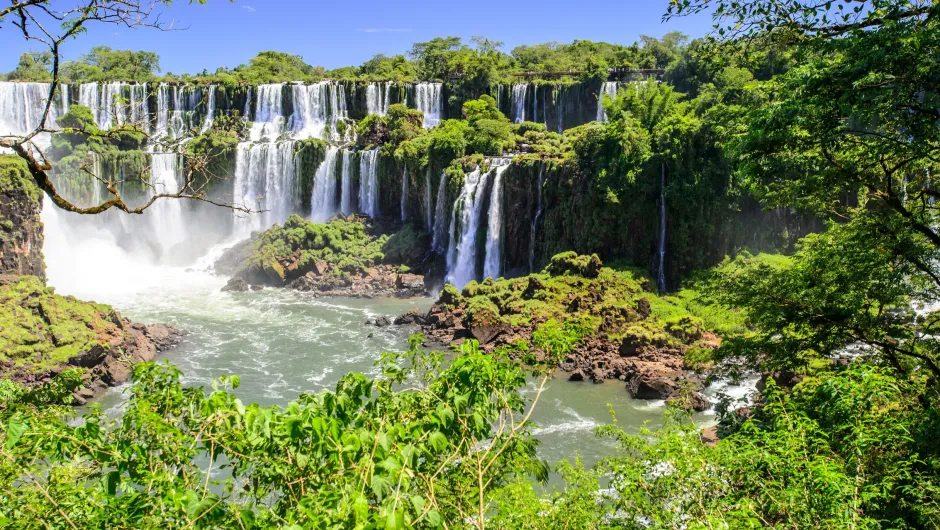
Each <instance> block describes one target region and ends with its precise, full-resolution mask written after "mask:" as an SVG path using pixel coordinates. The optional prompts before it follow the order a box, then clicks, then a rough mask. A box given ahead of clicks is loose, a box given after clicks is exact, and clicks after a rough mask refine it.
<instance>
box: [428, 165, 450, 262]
mask: <svg viewBox="0 0 940 530" xmlns="http://www.w3.org/2000/svg"><path fill="white" fill-rule="evenodd" d="M446 202H447V173H445V172H443V171H442V172H441V181H440V183H439V184H438V185H437V205H436V206H435V208H434V235H433V237H432V242H431V247H432V248H433V249H434V252H437V253H438V254H443V253H444V250H445V245H446V244H447V242H446V241H445V240H444V238H445V237H446V236H447V234H446V232H445V230H447V225H446V224H445V220H444V216H445V215H446V212H447V204H445V203H446Z"/></svg>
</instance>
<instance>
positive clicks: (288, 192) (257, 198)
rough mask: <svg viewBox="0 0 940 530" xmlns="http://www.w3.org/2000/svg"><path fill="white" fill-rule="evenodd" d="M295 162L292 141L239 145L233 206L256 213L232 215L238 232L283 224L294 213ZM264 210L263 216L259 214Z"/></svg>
mask: <svg viewBox="0 0 940 530" xmlns="http://www.w3.org/2000/svg"><path fill="white" fill-rule="evenodd" d="M296 174H297V161H296V157H295V155H294V142H281V143H273V142H264V143H259V144H251V143H249V142H242V143H240V144H238V149H237V152H236V155H235V182H234V200H235V204H236V205H239V206H244V207H247V208H251V209H252V210H253V211H254V212H256V213H251V214H246V213H243V212H235V215H236V221H235V224H236V228H237V230H238V232H240V233H241V234H243V235H247V234H248V233H250V232H251V231H252V230H257V229H259V228H267V227H269V226H271V224H273V223H279V222H283V221H284V220H285V219H287V218H288V217H289V216H290V214H292V213H294V211H295V210H294V202H295V201H294V183H295V181H296ZM262 210H263V213H260V211H262Z"/></svg>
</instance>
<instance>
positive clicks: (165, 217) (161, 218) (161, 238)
mask: <svg viewBox="0 0 940 530" xmlns="http://www.w3.org/2000/svg"><path fill="white" fill-rule="evenodd" d="M182 167H183V161H182V157H180V156H179V155H178V154H176V153H153V154H151V155H150V183H151V185H152V186H153V191H154V194H160V193H176V192H178V191H179V190H180V188H181V187H182V185H183V178H182V175H181V173H182ZM147 216H148V217H150V222H151V225H152V230H153V233H154V235H155V237H156V240H157V241H158V242H159V243H160V246H161V247H162V249H163V252H164V253H166V252H167V251H169V250H170V249H172V248H173V247H174V246H176V245H178V244H180V243H182V242H183V241H184V240H185V239H186V224H185V222H184V220H183V204H182V202H181V200H180V199H174V198H161V199H157V200H156V202H154V203H153V205H151V206H150V208H148V209H147Z"/></svg>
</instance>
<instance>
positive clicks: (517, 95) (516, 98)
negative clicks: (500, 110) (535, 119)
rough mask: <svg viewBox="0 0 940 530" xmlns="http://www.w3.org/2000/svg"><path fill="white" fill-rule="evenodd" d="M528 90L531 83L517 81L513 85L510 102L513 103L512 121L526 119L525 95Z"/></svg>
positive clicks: (516, 121) (517, 121)
mask: <svg viewBox="0 0 940 530" xmlns="http://www.w3.org/2000/svg"><path fill="white" fill-rule="evenodd" d="M528 90H529V85H528V84H527V83H516V84H514V85H512V98H511V99H510V104H511V105H512V121H514V122H515V123H522V122H524V121H525V96H526V92H527V91H528Z"/></svg>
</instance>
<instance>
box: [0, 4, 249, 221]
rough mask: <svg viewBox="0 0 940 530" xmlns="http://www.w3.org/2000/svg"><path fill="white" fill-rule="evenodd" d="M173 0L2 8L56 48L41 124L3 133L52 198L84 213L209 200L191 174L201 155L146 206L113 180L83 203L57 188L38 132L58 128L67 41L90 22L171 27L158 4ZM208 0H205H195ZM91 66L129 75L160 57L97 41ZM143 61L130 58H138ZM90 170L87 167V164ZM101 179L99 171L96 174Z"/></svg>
mask: <svg viewBox="0 0 940 530" xmlns="http://www.w3.org/2000/svg"><path fill="white" fill-rule="evenodd" d="M171 1H172V0H122V1H120V2H112V1H109V0H82V1H81V2H79V5H77V6H76V7H73V8H69V9H56V8H53V7H52V5H51V4H52V2H51V0H23V1H14V2H13V3H12V5H10V6H8V7H5V8H3V9H0V28H2V24H3V23H4V22H10V23H11V24H12V25H13V26H14V27H15V28H17V29H18V30H19V32H20V33H21V34H22V36H23V38H24V39H25V40H26V41H27V42H30V43H38V44H42V45H44V46H46V47H47V48H48V53H49V54H51V58H52V68H51V79H50V80H49V81H50V82H49V93H48V97H47V98H46V104H45V107H44V109H43V111H42V113H41V116H40V117H39V119H38V120H37V121H36V123H38V124H39V125H38V126H36V128H35V129H34V130H32V131H30V132H28V133H27V134H25V135H22V136H4V137H0V147H5V148H9V149H12V150H13V152H14V153H15V154H16V155H17V156H19V157H21V158H22V159H24V160H25V161H26V164H27V167H28V169H29V173H30V175H31V176H32V178H33V180H34V181H35V183H36V185H37V186H38V187H39V189H40V190H42V192H43V193H45V194H46V196H47V197H49V199H50V200H51V201H52V203H53V204H54V205H55V206H56V207H58V208H62V209H64V210H68V211H71V212H76V213H81V214H97V213H101V212H104V211H106V210H109V209H111V208H116V209H118V210H121V211H124V212H126V213H135V214H139V213H142V212H143V211H144V210H146V209H147V208H149V207H150V206H151V205H152V204H154V203H155V202H156V201H157V200H159V199H164V198H167V199H181V198H182V199H192V200H200V201H207V202H211V201H209V200H208V199H207V198H206V196H205V194H203V193H201V192H194V191H193V190H192V189H191V185H192V177H193V175H194V174H195V173H196V172H197V171H198V169H199V167H198V166H200V165H201V162H199V161H196V162H195V165H194V164H193V163H190V169H191V170H190V171H188V172H187V176H186V178H185V179H184V182H183V183H182V185H181V187H180V189H178V190H175V191H168V192H160V193H154V194H153V195H152V196H151V197H150V199H149V200H148V201H146V202H145V203H144V204H142V205H141V206H137V207H130V206H128V204H127V203H125V202H124V200H123V198H122V197H121V194H120V192H119V191H118V189H117V188H116V187H115V186H113V185H109V186H108V192H109V193H110V194H111V197H110V198H109V199H107V200H105V201H103V202H101V203H100V204H97V205H93V206H89V207H80V206H77V205H76V204H74V203H72V202H71V201H69V200H68V199H66V198H65V197H63V196H62V195H60V194H59V193H58V191H57V190H56V186H55V184H54V182H53V180H52V179H51V177H50V171H51V170H52V164H51V162H50V160H49V158H47V156H46V155H45V153H43V150H42V148H41V147H40V145H39V144H38V143H37V137H38V136H39V135H40V134H44V133H49V132H53V131H52V130H51V129H50V128H48V126H47V124H48V123H49V120H48V117H49V113H50V111H51V109H52V106H53V104H54V101H55V99H56V95H57V94H58V91H59V84H60V82H61V74H62V72H61V70H60V68H61V66H62V64H61V48H62V46H63V44H64V43H65V42H66V41H68V40H69V39H71V38H74V37H77V36H78V35H81V34H82V33H84V32H85V31H87V29H88V27H89V26H93V25H94V24H97V23H100V24H115V25H122V26H125V27H129V28H152V29H159V30H168V29H171V26H168V25H165V24H163V23H162V22H160V19H159V14H158V13H156V12H155V9H156V8H157V7H158V6H160V5H169V4H170V2H171ZM191 2H198V3H200V4H204V3H205V2H206V0H191ZM83 62H85V63H88V64H89V66H93V67H94V68H99V69H101V70H102V72H104V71H106V70H110V71H113V72H115V73H117V72H118V71H123V73H126V74H128V75H144V72H146V71H151V70H153V69H157V68H158V67H159V66H158V60H157V57H156V55H155V54H152V53H150V52H136V53H135V52H127V51H117V52H115V51H112V50H111V49H110V48H107V47H98V48H95V49H93V50H92V52H91V53H90V54H88V55H87V56H86V57H85V58H84V61H83ZM137 62H139V63H140V64H130V63H137ZM127 131H130V132H132V133H141V132H142V131H141V130H140V128H139V125H138V124H128V125H125V126H122V127H118V128H117V130H112V131H108V132H102V131H97V130H94V131H91V130H79V129H67V130H65V131H63V132H65V133H71V134H79V135H86V136H89V137H93V136H95V135H102V134H103V135H112V134H115V133H117V134H120V133H122V132H127ZM85 170H86V171H88V169H87V168H86V169H85ZM92 175H93V177H94V178H96V179H100V177H99V176H97V175H94V174H93V173H92ZM231 207H232V208H233V209H237V210H240V211H245V212H248V211H250V210H249V209H247V208H243V207H241V206H231Z"/></svg>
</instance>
